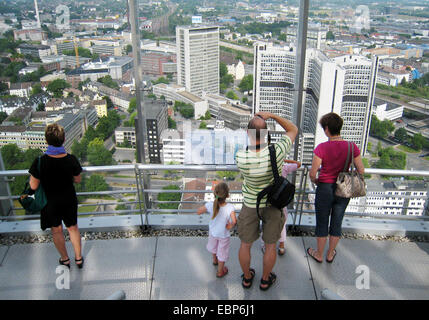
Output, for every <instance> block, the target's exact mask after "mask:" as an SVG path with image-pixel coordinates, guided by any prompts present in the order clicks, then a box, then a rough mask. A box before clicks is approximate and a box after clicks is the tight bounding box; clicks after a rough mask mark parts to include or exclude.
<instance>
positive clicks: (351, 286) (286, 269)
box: [0, 237, 429, 300]
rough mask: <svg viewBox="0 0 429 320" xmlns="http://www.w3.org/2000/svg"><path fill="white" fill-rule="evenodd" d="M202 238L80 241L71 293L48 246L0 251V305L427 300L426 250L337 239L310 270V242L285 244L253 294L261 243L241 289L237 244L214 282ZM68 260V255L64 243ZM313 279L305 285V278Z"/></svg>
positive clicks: (428, 272)
mask: <svg viewBox="0 0 429 320" xmlns="http://www.w3.org/2000/svg"><path fill="white" fill-rule="evenodd" d="M206 244H207V238H201V237H195V238H193V237H188V238H186V237H158V238H157V237H148V238H138V239H117V240H91V241H83V252H84V256H85V258H86V261H85V267H84V269H83V270H79V269H78V268H77V267H76V266H75V265H74V263H73V264H72V268H71V272H70V283H71V288H70V289H69V290H58V289H57V288H56V286H55V284H56V280H57V277H58V274H56V272H55V271H56V268H57V266H58V264H57V263H58V253H57V252H56V250H55V247H54V245H53V244H52V243H43V244H24V245H13V246H10V247H8V246H0V258H1V259H2V260H3V264H2V265H1V266H0V299H3V300H7V299H43V300H44V299H82V300H91V299H104V298H106V297H108V296H110V295H111V294H112V293H113V292H115V291H117V290H123V291H125V293H126V297H127V299H134V300H149V299H152V300H157V299H161V300H164V299H172V300H188V299H196V300H207V299H209V300H218V299H225V300H266V299H267V300H273V299H274V300H279V299H280V300H283V299H300V300H302V299H307V300H312V299H316V295H317V298H318V299H320V298H321V295H320V292H321V290H322V289H324V288H328V289H330V290H331V291H333V292H336V293H337V294H339V295H340V296H342V297H344V298H346V299H429V268H428V266H429V243H398V242H393V241H371V240H350V239H342V240H341V241H340V243H339V246H338V255H337V257H336V258H335V261H334V263H333V264H328V263H326V262H324V263H322V264H317V263H316V262H315V261H313V260H312V259H311V258H309V259H307V258H306V252H305V249H306V248H307V247H308V246H313V247H314V246H315V244H316V239H315V238H301V237H288V239H287V240H286V254H285V255H284V256H282V257H278V258H277V263H276V266H275V268H274V272H276V273H277V275H278V281H277V283H276V284H275V285H274V286H273V287H272V288H271V289H270V290H268V291H267V292H263V291H261V290H259V288H258V286H259V280H260V277H261V274H262V252H261V250H260V242H259V241H257V242H255V243H254V245H253V247H252V267H253V268H255V270H256V278H255V281H254V283H253V286H252V288H251V289H250V290H245V289H243V288H242V287H241V278H240V275H241V268H240V265H239V262H238V249H239V246H240V240H239V239H238V238H236V237H233V238H232V239H231V249H230V258H229V260H228V262H227V266H228V268H229V274H228V275H226V276H225V277H224V278H222V279H218V278H216V276H215V272H216V267H214V266H213V265H212V263H211V254H210V253H209V252H208V251H207V250H206ZM67 248H68V250H69V253H70V256H71V258H72V259H73V258H74V255H73V253H72V252H73V251H72V247H71V245H70V243H67ZM360 265H366V266H368V268H369V271H370V289H369V290H365V289H361V290H359V289H357V288H356V285H355V283H356V279H357V278H358V277H359V274H357V273H356V267H358V266H360ZM311 277H312V278H311Z"/></svg>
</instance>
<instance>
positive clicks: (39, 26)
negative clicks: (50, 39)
mask: <svg viewBox="0 0 429 320" xmlns="http://www.w3.org/2000/svg"><path fill="white" fill-rule="evenodd" d="M34 7H35V10H36V19H37V28H39V29H40V28H42V25H41V24H40V16H39V6H38V5H37V0H34Z"/></svg>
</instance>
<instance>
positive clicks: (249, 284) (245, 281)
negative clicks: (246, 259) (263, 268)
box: [241, 268, 255, 289]
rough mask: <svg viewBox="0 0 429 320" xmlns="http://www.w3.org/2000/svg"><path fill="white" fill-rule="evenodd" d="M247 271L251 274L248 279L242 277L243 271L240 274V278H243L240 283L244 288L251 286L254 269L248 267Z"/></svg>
mask: <svg viewBox="0 0 429 320" xmlns="http://www.w3.org/2000/svg"><path fill="white" fill-rule="evenodd" d="M249 271H250V274H251V275H252V277H251V278H250V279H246V278H245V277H244V273H243V274H242V275H241V278H242V279H243V281H242V282H241V285H242V286H243V288H244V289H249V288H250V287H251V286H252V283H253V278H255V269H252V268H249ZM244 284H246V285H244Z"/></svg>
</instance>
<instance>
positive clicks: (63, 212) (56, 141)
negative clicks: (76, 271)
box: [29, 124, 84, 268]
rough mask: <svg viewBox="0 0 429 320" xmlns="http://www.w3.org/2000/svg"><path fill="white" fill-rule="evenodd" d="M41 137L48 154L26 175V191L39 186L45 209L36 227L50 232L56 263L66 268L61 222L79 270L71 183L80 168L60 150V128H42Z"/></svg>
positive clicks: (75, 205) (78, 239) (66, 257)
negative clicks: (56, 251) (27, 183)
mask: <svg viewBox="0 0 429 320" xmlns="http://www.w3.org/2000/svg"><path fill="white" fill-rule="evenodd" d="M45 137H46V141H47V143H48V145H49V146H48V150H47V151H46V153H45V154H44V155H43V156H42V157H41V158H40V170H39V168H38V159H35V160H34V162H33V164H32V166H31V168H30V170H29V172H30V174H31V177H30V187H31V189H32V190H36V189H37V188H38V187H39V184H41V185H42V187H43V189H44V191H45V194H46V197H47V199H48V203H47V205H46V206H45V207H44V208H43V209H42V211H41V217H40V226H41V228H42V230H45V229H47V228H51V232H52V237H53V240H54V244H55V247H56V248H57V250H58V252H59V254H60V256H61V257H60V260H59V263H60V264H62V265H65V266H67V267H68V268H70V258H69V256H68V253H67V249H66V246H65V242H66V241H65V238H64V233H63V222H64V224H65V226H66V227H67V230H68V232H69V235H70V241H71V243H72V245H73V249H74V253H75V262H76V265H77V266H78V267H79V268H82V267H83V261H84V259H83V257H82V252H81V251H82V249H81V248H82V246H81V236H80V232H79V229H78V226H77V197H76V191H75V188H74V183H79V182H80V180H81V176H80V173H81V172H82V167H81V166H80V164H79V161H78V160H77V159H76V157H75V156H74V155H70V154H68V153H67V152H66V151H65V149H64V147H63V146H62V145H63V143H64V138H65V134H64V128H63V127H61V126H60V125H58V124H51V125H49V126H47V127H46V130H45Z"/></svg>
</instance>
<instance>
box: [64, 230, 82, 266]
mask: <svg viewBox="0 0 429 320" xmlns="http://www.w3.org/2000/svg"><path fill="white" fill-rule="evenodd" d="M67 230H68V232H69V234H70V242H71V243H72V245H73V249H74V256H75V259H76V260H79V259H81V258H82V245H81V238H80V232H79V228H78V227H77V224H76V225H74V226H71V227H68V228H67ZM78 264H79V263H78Z"/></svg>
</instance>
